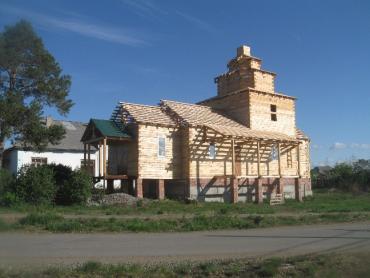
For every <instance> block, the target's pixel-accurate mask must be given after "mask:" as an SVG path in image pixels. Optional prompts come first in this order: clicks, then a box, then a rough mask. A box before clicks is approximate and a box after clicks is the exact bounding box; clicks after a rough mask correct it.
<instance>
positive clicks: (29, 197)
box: [14, 165, 56, 205]
mask: <svg viewBox="0 0 370 278" xmlns="http://www.w3.org/2000/svg"><path fill="white" fill-rule="evenodd" d="M55 192H56V184H55V179H54V172H53V170H52V169H51V168H50V167H49V166H47V165H42V166H38V167H35V166H26V167H22V169H21V170H20V172H19V175H18V178H17V181H16V184H15V186H14V193H15V195H16V197H17V198H18V199H19V200H21V201H24V202H27V203H30V204H34V205H42V204H51V203H52V202H53V201H54V198H55Z"/></svg>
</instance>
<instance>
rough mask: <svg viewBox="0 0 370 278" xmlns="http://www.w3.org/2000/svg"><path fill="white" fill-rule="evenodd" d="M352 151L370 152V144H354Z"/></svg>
mask: <svg viewBox="0 0 370 278" xmlns="http://www.w3.org/2000/svg"><path fill="white" fill-rule="evenodd" d="M350 147H351V148H352V149H363V150H368V149H370V144H359V143H352V144H351V145H350Z"/></svg>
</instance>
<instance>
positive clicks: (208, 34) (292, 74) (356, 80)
mask: <svg viewBox="0 0 370 278" xmlns="http://www.w3.org/2000/svg"><path fill="white" fill-rule="evenodd" d="M21 18H25V19H28V20H29V21H31V22H32V24H33V25H34V28H35V29H36V31H37V33H38V34H39V35H40V36H41V37H42V38H43V40H44V43H45V45H46V47H47V48H48V49H49V51H50V52H51V53H52V54H53V55H54V56H55V57H56V59H57V60H58V61H59V63H60V64H61V66H62V68H63V69H64V71H65V73H67V74H70V75H71V76H72V79H73V84H72V88H71V93H70V96H71V98H72V99H73V101H74V102H75V105H74V107H73V108H72V111H71V112H70V114H69V116H68V118H69V119H71V120H80V121H88V119H89V118H90V117H95V118H109V116H110V114H111V112H112V110H113V108H114V107H115V105H116V103H117V102H118V101H128V102H137V103H144V104H156V103H158V102H159V100H160V99H173V100H179V101H184V102H196V101H199V100H202V99H205V98H208V97H211V96H214V95H215V94H216V87H215V84H214V82H213V79H214V77H216V76H217V75H219V74H220V73H222V72H224V71H225V70H226V63H227V61H229V60H230V59H231V58H232V57H234V56H235V51H236V48H237V47H238V46H240V45H242V44H247V45H249V46H250V47H251V48H252V54H253V55H254V56H257V57H259V58H262V60H263V68H264V69H266V70H270V71H273V72H276V73H277V81H276V89H277V91H279V92H283V93H285V94H288V95H292V96H296V97H297V98H298V101H297V109H296V110H297V123H298V126H299V127H300V128H301V129H303V130H304V131H305V132H306V133H307V134H308V135H309V136H310V137H311V140H312V151H311V156H312V161H313V165H318V164H327V163H330V164H333V163H335V162H337V161H343V160H350V159H353V158H370V2H369V1H365V0H364V1H356V0H352V1H288V0H286V1H273V0H271V1H267V0H265V1H247V0H240V1H238V0H233V1H226V0H225V1H217V0H209V1H206V0H203V1H199V0H198V1H195V0H188V1H179V0H167V1H166V0H157V1H154V0H152V1H151V0H110V1H87V0H86V1H69V0H64V1H58V0H55V1H36V0H35V1H17V0H12V1H10V0H9V1H7V0H0V27H1V28H2V27H3V26H4V25H9V24H14V23H15V22H16V21H17V20H19V19H21ZM47 113H49V114H51V115H52V116H55V117H57V118H60V116H58V115H57V114H56V113H55V111H54V110H49V111H47Z"/></svg>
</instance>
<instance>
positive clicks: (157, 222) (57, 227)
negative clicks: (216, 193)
mask: <svg viewBox="0 0 370 278" xmlns="http://www.w3.org/2000/svg"><path fill="white" fill-rule="evenodd" d="M363 220H370V215H368V214H314V215H301V216H278V215H276V216H274V215H272V216H271V215H265V216H259V215H257V216H238V215H230V216H229V215H215V216H206V215H197V216H195V217H192V218H174V219H166V218H164V219H149V218H148V219H143V218H133V219H119V218H113V217H112V218H109V219H100V218H64V217H62V216H60V215H56V214H50V213H45V214H37V213H31V214H29V215H27V216H26V217H24V218H22V219H20V220H19V223H17V224H18V227H19V228H23V229H29V230H35V229H36V230H46V231H50V232H122V231H128V232H190V231H204V230H223V229H250V228H259V227H261V228H266V227H275V226H282V225H285V226H287V225H301V224H318V223H335V222H351V221H363ZM10 228H11V227H10ZM10 228H9V229H10ZM5 229H6V226H5Z"/></svg>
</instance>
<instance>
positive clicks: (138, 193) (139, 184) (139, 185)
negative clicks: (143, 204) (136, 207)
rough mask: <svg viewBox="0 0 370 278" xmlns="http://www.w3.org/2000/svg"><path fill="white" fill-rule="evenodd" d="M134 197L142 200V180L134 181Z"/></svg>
mask: <svg viewBox="0 0 370 278" xmlns="http://www.w3.org/2000/svg"><path fill="white" fill-rule="evenodd" d="M135 181H136V188H135V196H136V197H137V198H143V179H136V180H135Z"/></svg>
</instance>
